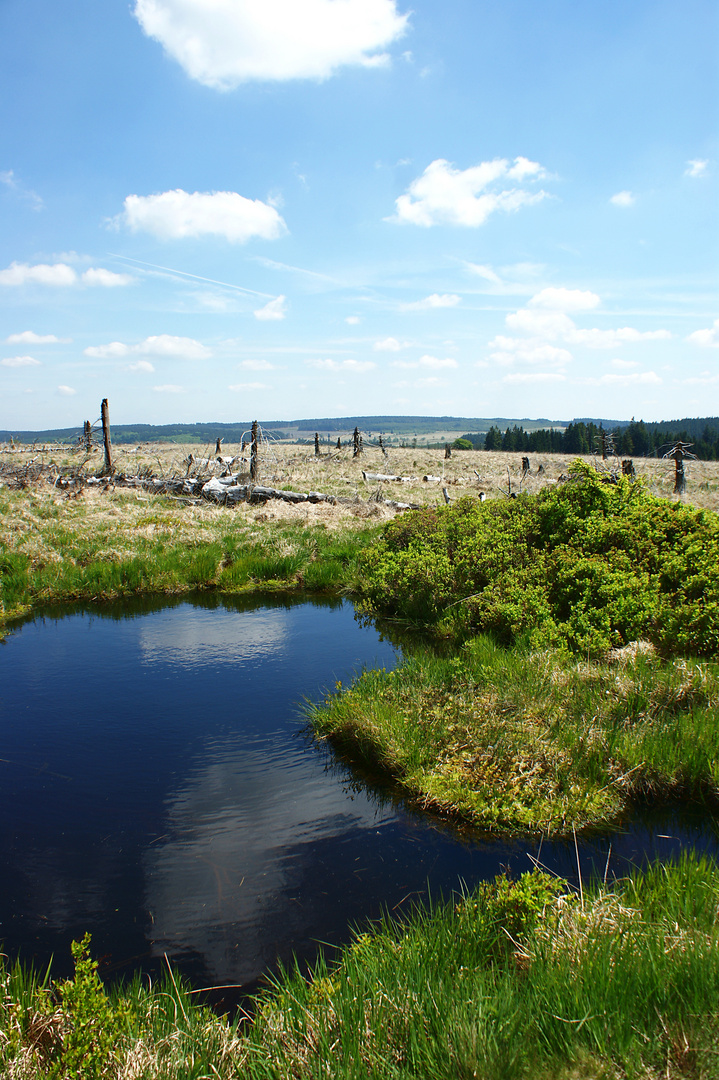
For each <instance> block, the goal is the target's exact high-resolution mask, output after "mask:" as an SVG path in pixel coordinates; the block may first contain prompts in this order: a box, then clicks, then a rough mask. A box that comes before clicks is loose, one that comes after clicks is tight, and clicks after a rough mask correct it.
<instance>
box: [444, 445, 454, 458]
mask: <svg viewBox="0 0 719 1080" xmlns="http://www.w3.org/2000/svg"><path fill="white" fill-rule="evenodd" d="M451 456H452V447H451V446H450V445H449V443H445V444H444V460H445V461H446V460H447V458H451Z"/></svg>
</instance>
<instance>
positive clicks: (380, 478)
mask: <svg viewBox="0 0 719 1080" xmlns="http://www.w3.org/2000/svg"><path fill="white" fill-rule="evenodd" d="M362 479H363V480H365V481H366V482H367V483H371V482H379V483H383V484H411V483H412V481H413V480H414V477H413V476H393V475H390V474H386V473H374V472H365V471H364V469H363V470H362ZM425 479H426V477H425Z"/></svg>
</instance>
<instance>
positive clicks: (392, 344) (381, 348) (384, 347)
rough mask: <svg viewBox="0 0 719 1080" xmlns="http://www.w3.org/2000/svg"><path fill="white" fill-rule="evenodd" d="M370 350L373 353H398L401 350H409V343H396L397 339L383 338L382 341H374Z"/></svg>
mask: <svg viewBox="0 0 719 1080" xmlns="http://www.w3.org/2000/svg"><path fill="white" fill-rule="evenodd" d="M372 348H373V349H374V350H375V352H400V351H401V350H402V349H407V348H409V342H408V341H398V340H397V338H393V337H388V338H383V339H382V341H375V343H374V345H373V346H372Z"/></svg>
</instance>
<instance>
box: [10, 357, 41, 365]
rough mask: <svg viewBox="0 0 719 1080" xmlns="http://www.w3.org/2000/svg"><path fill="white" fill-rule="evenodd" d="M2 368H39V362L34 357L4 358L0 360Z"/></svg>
mask: <svg viewBox="0 0 719 1080" xmlns="http://www.w3.org/2000/svg"><path fill="white" fill-rule="evenodd" d="M0 364H2V366H3V367H40V366H41V365H40V361H39V360H36V359H35V357H34V356H6V357H5V359H4V360H0Z"/></svg>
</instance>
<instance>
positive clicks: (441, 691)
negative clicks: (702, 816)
mask: <svg viewBox="0 0 719 1080" xmlns="http://www.w3.org/2000/svg"><path fill="white" fill-rule="evenodd" d="M309 719H310V721H311V723H312V725H313V727H314V730H315V731H316V733H317V734H318V735H319V736H321V737H324V738H327V739H329V740H331V742H332V743H333V744H334V745H335V746H336V747H337V748H338V749H339V751H340V752H342V753H344V754H345V755H346V756H348V757H349V758H350V759H351V760H354V761H356V762H358V763H360V764H361V765H362V766H363V767H364V768H365V769H368V770H369V771H370V772H374V773H380V774H382V775H384V776H385V777H388V778H390V779H391V780H393V781H395V782H396V783H397V784H398V785H399V786H400V787H401V789H402V790H403V791H404V793H405V794H406V795H407V796H408V797H409V798H410V799H411V800H413V801H414V802H415V803H417V804H418V805H421V806H423V807H426V808H431V809H433V810H435V811H439V812H440V813H450V814H453V815H457V816H459V817H461V818H462V819H463V820H465V821H467V822H469V823H471V824H472V825H474V826H477V827H479V828H481V829H484V830H487V831H502V832H520V833H557V832H571V830H572V829H574V828H583V827H586V826H596V825H600V824H603V823H608V822H613V821H615V820H617V819H618V818H620V817H621V816H622V815H623V814H625V813H626V812H628V811H629V810H630V808H631V806H632V804H633V803H635V802H636V801H638V800H641V801H646V800H657V799H666V798H683V799H700V800H704V801H706V802H708V803H711V804H712V805H713V806H716V804H717V799H718V797H719V665H717V664H716V663H709V662H705V663H698V662H696V661H694V662H688V661H684V660H673V661H672V660H662V659H661V658H659V657H658V656H656V655H655V654H653V653H649V654H643V653H642V652H641V651H638V652H637V654H636V655H635V656H633V657H631V656H630V657H627V658H622V659H621V660H619V659H617V660H615V661H614V662H611V663H610V662H608V661H605V662H603V663H602V662H598V661H593V662H587V661H586V660H584V661H576V660H575V661H571V660H568V658H567V656H566V654H564V653H552V652H541V653H534V652H531V651H530V650H529V649H528V648H525V649H521V648H518V647H515V648H511V649H510V648H503V647H502V646H499V645H497V644H496V642H495V641H493V639H491V638H488V637H477V638H474V639H472V640H471V641H469V642H467V643H466V644H465V646H464V647H463V648H462V649H461V650H460V651H459V652H458V653H457V654H456V655H454V656H452V657H450V658H441V657H438V656H436V655H434V654H433V653H432V652H431V651H418V652H415V653H414V654H413V655H411V656H410V657H409V658H408V659H407V660H405V661H404V662H403V663H402V664H401V665H400V666H398V667H397V668H395V670H393V671H391V672H385V671H368V672H365V673H364V674H362V675H361V676H360V677H359V678H358V679H357V680H356V681H355V683H354V684H353V685H352V686H350V687H346V688H345V687H338V688H337V689H336V691H335V692H334V693H332V694H330V695H328V697H327V698H326V699H325V701H324V702H322V703H320V704H319V705H316V706H312V707H311V708H310V709H309Z"/></svg>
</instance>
